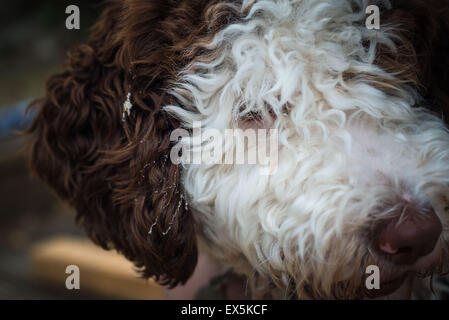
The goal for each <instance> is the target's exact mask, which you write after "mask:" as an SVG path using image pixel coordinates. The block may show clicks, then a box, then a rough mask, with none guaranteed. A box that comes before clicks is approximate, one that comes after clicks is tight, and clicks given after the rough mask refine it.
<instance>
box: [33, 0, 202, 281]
mask: <svg viewBox="0 0 449 320" xmlns="http://www.w3.org/2000/svg"><path fill="white" fill-rule="evenodd" d="M129 2H131V1H129ZM129 2H126V3H129ZM134 2H135V3H137V2H138V1H134ZM141 2H143V1H141ZM122 3H125V1H110V2H108V7H107V9H106V10H105V11H104V12H103V14H102V16H101V17H100V19H99V21H98V23H97V24H96V25H95V26H94V27H93V32H92V35H91V37H90V40H89V41H88V43H87V44H84V45H81V46H79V47H78V48H76V49H75V50H74V51H73V52H72V53H71V54H70V56H69V63H68V65H67V66H66V67H65V71H63V72H62V73H59V74H56V75H54V76H52V77H51V78H50V79H49V80H48V83H47V92H46V96H45V97H44V98H42V99H40V100H38V101H36V102H34V103H33V104H32V105H31V108H34V109H36V111H37V113H36V116H35V119H34V121H33V123H32V124H31V126H30V128H29V129H28V131H27V133H28V134H29V138H30V145H29V147H30V164H31V168H32V170H33V172H34V173H35V174H36V175H37V176H39V177H40V178H41V179H43V180H44V181H45V182H46V183H47V184H48V185H50V186H51V187H52V188H53V189H54V190H55V191H56V193H57V194H58V195H59V196H60V197H61V198H62V199H64V200H65V201H67V202H69V203H70V204H71V205H72V206H73V207H74V208H75V209H76V211H77V220H78V222H79V223H80V224H81V226H82V227H83V228H84V229H85V230H86V232H87V234H88V235H89V237H90V238H91V239H93V241H94V242H95V243H97V244H99V245H101V246H102V247H103V248H105V249H112V248H114V249H116V250H117V251H119V252H121V253H122V254H123V255H125V256H126V257H127V258H128V259H129V260H131V261H133V262H134V263H135V265H136V266H137V267H138V268H139V271H140V272H141V273H142V275H143V276H145V277H150V276H155V278H156V280H158V281H159V282H160V283H162V284H166V285H171V286H174V285H176V284H178V283H184V282H186V280H187V279H188V278H189V277H190V275H191V274H192V272H193V270H194V268H195V265H196V262H197V244H196V236H195V230H194V221H193V218H192V215H191V213H190V211H189V208H188V205H187V200H186V197H185V195H184V192H183V189H182V186H181V183H180V168H179V167H178V166H177V165H174V164H172V163H171V161H170V159H169V154H170V148H171V143H170V133H171V132H172V131H173V130H174V129H176V127H177V126H178V123H177V122H176V120H174V119H173V118H171V117H170V116H169V115H168V114H167V113H165V112H163V110H162V107H163V106H164V105H166V104H170V103H171V101H170V98H169V97H168V96H167V95H166V94H165V93H164V92H165V89H166V86H167V84H168V83H169V82H170V79H168V77H169V76H170V75H173V74H174V71H173V70H172V69H171V68H173V66H172V65H169V64H167V63H166V61H170V59H169V58H170V57H168V56H167V54H168V53H166V52H164V50H166V49H167V48H168V47H169V46H171V45H172V44H171V43H170V41H167V39H161V40H160V41H159V40H158V37H162V35H163V34H164V32H163V30H156V29H157V21H156V20H157V19H158V14H157V13H156V14H153V15H147V16H146V17H147V19H153V21H151V20H150V21H146V22H145V24H142V21H140V22H139V21H137V22H135V23H136V25H137V27H135V29H136V31H137V32H140V33H139V34H137V36H141V37H143V39H142V40H141V43H138V42H137V40H136V39H135V38H134V40H133V42H132V44H133V45H137V46H139V45H140V44H142V48H138V47H133V48H129V47H128V46H127V43H128V44H129V43H130V40H129V39H133V35H132V34H129V32H130V30H131V29H127V30H126V29H123V25H124V24H125V22H123V21H119V20H120V19H122V18H123V16H124V15H123V12H124V9H125V8H124V7H123V5H124V4H122ZM153 7H154V6H153ZM137 9H138V8H137ZM137 9H136V10H137ZM139 10H143V9H142V8H140V9H139ZM164 10H165V9H164ZM153 13H154V12H153ZM164 14H165V13H164ZM125 16H126V15H125ZM131 18H132V17H131ZM139 23H140V25H139ZM143 26H145V27H146V28H149V30H140V31H139V28H142V27H143ZM176 27H179V26H176ZM151 30H154V33H153V34H152V36H151V37H150V38H148V36H149V32H151ZM145 37H147V38H146V39H147V40H148V39H150V40H151V41H150V40H148V41H145ZM142 50H143V51H142ZM130 52H133V53H135V54H136V55H138V54H140V55H141V56H142V57H143V56H145V59H146V60H145V62H144V63H139V62H138V61H137V62H136V60H135V59H136V57H132V56H130ZM142 57H141V58H142ZM128 92H130V93H131V102H132V104H133V108H132V109H131V111H130V113H129V114H127V113H126V112H124V111H125V110H124V108H123V103H124V102H125V100H126V99H127V96H128Z"/></svg>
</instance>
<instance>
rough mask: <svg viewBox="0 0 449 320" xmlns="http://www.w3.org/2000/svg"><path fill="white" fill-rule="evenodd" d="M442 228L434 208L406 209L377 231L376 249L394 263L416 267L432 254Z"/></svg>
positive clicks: (384, 222)
mask: <svg viewBox="0 0 449 320" xmlns="http://www.w3.org/2000/svg"><path fill="white" fill-rule="evenodd" d="M442 231H443V226H442V224H441V221H440V219H439V218H438V216H437V215H436V214H435V212H434V211H433V210H432V209H427V210H424V209H423V210H417V209H414V208H411V207H404V208H403V209H402V210H401V212H398V213H397V214H396V215H394V216H392V217H391V218H388V219H385V220H382V221H380V222H378V223H377V225H376V227H375V228H374V233H375V234H374V238H375V242H374V246H375V248H376V249H377V251H378V252H379V253H380V254H381V255H384V256H387V257H388V258H389V259H390V260H391V261H392V262H393V263H396V264H401V265H406V264H413V263H414V262H415V261H416V260H418V259H419V258H421V257H423V256H426V255H428V254H429V253H431V252H432V251H433V249H434V248H435V245H436V243H437V241H438V239H439V238H440V235H441V232H442Z"/></svg>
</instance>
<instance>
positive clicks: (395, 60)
mask: <svg viewBox="0 0 449 320" xmlns="http://www.w3.org/2000/svg"><path fill="white" fill-rule="evenodd" d="M391 4H392V8H391V9H390V10H385V11H384V12H382V13H381V22H382V24H384V25H390V26H394V27H395V29H396V30H397V31H396V32H395V33H396V35H397V36H398V38H399V39H400V40H399V41H397V46H398V50H397V52H391V50H389V49H388V48H387V47H385V46H381V47H380V48H379V50H378V54H377V59H376V61H375V64H377V65H379V66H381V67H382V68H384V69H385V70H387V71H389V72H394V73H396V74H397V77H398V78H399V79H400V80H401V82H402V83H406V84H408V85H411V86H412V87H414V89H416V90H417V91H418V92H419V93H420V95H421V96H422V97H423V98H424V100H425V101H426V107H427V108H429V109H431V110H432V111H434V112H435V113H437V114H438V115H439V116H442V117H443V118H444V120H445V122H446V123H447V124H449V40H448V35H449V0H391Z"/></svg>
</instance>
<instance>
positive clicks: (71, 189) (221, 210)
mask: <svg viewBox="0 0 449 320" xmlns="http://www.w3.org/2000/svg"><path fill="white" fill-rule="evenodd" d="M435 3H436V1H435ZM441 3H443V5H441ZM372 4H375V5H377V6H378V8H379V9H380V18H381V25H380V29H379V30H376V29H374V30H370V29H368V28H367V27H366V25H365V20H366V8H367V7H368V6H369V5H372ZM447 15H449V3H448V2H447V1H443V2H441V1H439V2H438V5H436V4H434V3H433V1H430V2H429V1H420V0H414V1H405V0H404V1H403V0H393V1H391V2H390V1H378V2H375V3H371V2H369V1H363V0H338V1H321V0H297V1H283V0H259V1H249V0H244V1H218V0H214V1H206V0H186V1H174V0H170V1H164V2H162V3H161V2H159V1H152V0H127V1H108V2H107V5H106V10H105V12H104V13H103V15H102V17H101V18H100V20H99V22H98V23H97V24H96V25H95V26H94V28H93V32H92V36H91V38H90V40H89V42H88V43H87V44H85V45H82V46H80V47H78V48H77V49H76V50H75V51H74V52H72V54H71V56H70V59H69V64H68V66H67V67H66V69H65V71H64V72H62V73H60V74H58V75H55V76H53V77H52V78H51V79H50V80H49V82H48V85H47V95H46V97H45V98H43V99H41V100H39V101H37V102H36V103H35V105H36V106H37V107H39V113H38V114H37V117H36V118H35V120H34V123H33V124H32V126H31V128H30V129H29V133H30V134H31V135H32V141H31V155H32V157H31V165H32V168H33V169H34V171H35V172H36V173H37V174H38V175H39V176H40V177H41V178H42V179H44V180H45V181H46V182H47V183H48V184H49V185H51V186H52V187H53V188H54V189H55V190H56V191H57V193H58V194H59V195H60V196H61V197H62V198H63V199H65V200H67V201H68V202H69V203H71V204H72V205H73V206H74V207H75V208H76V210H77V212H78V219H79V221H80V223H81V224H82V225H83V226H84V228H85V229H86V230H87V232H88V234H89V235H90V237H91V238H92V239H93V240H94V241H95V242H97V243H99V244H100V245H102V246H103V247H105V248H115V249H117V250H118V251H120V252H122V253H123V254H124V255H125V256H126V257H127V258H129V259H130V260H132V261H133V262H135V263H136V265H137V266H138V267H140V268H141V271H142V273H143V275H145V276H156V278H158V279H159V280H160V281H161V282H162V283H164V284H170V285H176V284H178V283H180V282H181V283H183V282H185V281H186V280H187V279H188V278H189V276H190V274H191V273H192V271H193V269H194V267H195V264H196V256H197V240H196V239H197V236H199V238H200V239H201V242H202V243H203V244H204V247H205V248H206V249H209V250H208V251H209V252H210V254H211V255H212V256H214V257H215V258H216V259H217V260H219V261H221V262H222V263H223V264H226V265H228V266H230V267H232V268H233V269H234V270H235V271H237V272H240V273H243V274H245V275H246V276H248V277H249V279H250V280H251V284H252V290H253V293H254V294H256V295H257V294H260V293H263V292H265V291H266V290H270V291H271V292H277V293H281V295H280V296H279V297H283V296H284V297H289V296H290V294H295V295H296V296H297V297H299V298H308V297H309V298H318V297H332V296H335V297H340V298H344V297H362V296H366V295H367V296H376V295H386V294H389V293H391V292H393V291H396V289H398V288H399V287H400V286H401V285H402V283H403V282H404V281H405V279H406V277H407V276H409V275H414V274H421V273H425V274H427V273H432V272H434V271H439V270H438V269H441V266H442V265H443V263H444V262H445V260H447V255H446V251H447V242H446V241H447V236H448V235H447V226H448V224H449V213H448V211H449V209H448V207H449V153H448V151H447V150H449V133H448V131H447V128H446V126H445V123H444V121H443V120H442V119H445V118H447V116H449V114H448V111H449V109H448V106H449V98H448V91H449V87H448V83H449V82H448V81H449V67H448V66H449V58H448V56H447V54H446V52H447V50H448V49H449V46H448V42H447V41H445V37H446V34H447V32H449V23H448V22H447V19H446V16H447ZM127 98H129V101H127ZM125 101H127V103H126V104H125V107H126V108H124V103H125ZM131 104H132V108H131V109H129V107H130V106H131ZM195 126H198V127H199V128H195ZM180 128H183V129H185V132H187V133H188V136H183V137H182V138H181V139H180V141H178V140H177V139H173V133H174V132H176V130H177V129H180ZM196 129H201V130H203V131H207V130H212V129H213V130H215V131H214V132H224V131H225V130H227V129H233V130H234V131H233V134H234V136H235V137H237V138H242V139H241V140H244V139H245V138H246V139H247V140H246V142H245V143H244V144H243V148H242V149H238V148H236V147H235V146H234V145H233V144H232V143H231V144H229V145H228V144H225V145H224V147H220V148H215V147H214V149H213V154H214V156H213V158H214V159H215V160H217V159H218V160H223V159H231V161H230V162H229V163H228V162H227V161H226V160H225V161H224V163H223V161H216V162H210V161H209V162H208V163H205V162H204V161H199V162H195V161H193V162H192V161H189V159H190V157H186V156H185V154H184V155H183V157H182V158H181V161H174V159H173V149H174V148H176V147H177V146H178V145H180V146H181V147H186V148H184V149H183V153H184V152H185V151H186V150H187V151H192V153H193V154H197V153H198V150H200V151H204V150H207V151H208V152H210V151H211V149H210V147H208V146H210V140H209V139H207V141H206V140H205V139H203V138H204V137H203V136H201V135H200V134H198V130H196ZM248 129H249V131H247V130H248ZM201 130H199V131H201ZM251 130H253V131H255V132H263V134H262V135H257V134H256V135H255V136H257V139H255V140H253V141H251V139H250V137H251V136H250V134H249V133H248V132H250V131H251ZM270 130H271V131H273V132H276V136H275V137H276V139H275V141H274V140H270V139H271V136H270V139H269V141H270V143H269V147H271V148H272V149H273V148H274V151H275V152H274V153H275V154H276V161H275V162H274V164H275V168H274V170H269V174H262V172H263V170H261V169H263V168H262V167H263V166H262V164H260V163H255V164H254V163H251V162H250V161H249V157H248V163H233V161H232V159H233V155H234V154H236V153H238V152H239V151H244V152H249V151H250V150H257V149H259V147H260V142H261V141H265V140H266V139H265V137H266V132H268V131H269V132H271V131H270ZM248 136H249V138H248ZM214 137H215V138H217V137H219V136H217V135H215V136H214ZM215 140H219V139H215ZM237 140H238V139H237ZM252 144H254V145H252ZM266 144H267V141H265V146H266ZM215 146H216V144H215ZM253 147H254V148H253ZM263 149H264V150H262V151H265V148H263ZM176 150H178V149H176ZM256 153H257V154H258V155H259V154H260V153H259V150H257V152H256ZM230 155H231V156H230ZM200 160H201V159H200ZM202 160H204V158H203V159H202ZM209 160H210V159H209ZM271 160H272V159H271ZM270 169H273V168H270ZM371 265H374V266H377V267H378V268H379V269H380V272H381V273H380V277H381V279H380V282H381V289H380V290H377V291H376V290H374V291H369V290H368V291H367V290H366V288H365V283H364V281H365V278H366V270H367V267H368V266H371ZM368 269H369V268H368Z"/></svg>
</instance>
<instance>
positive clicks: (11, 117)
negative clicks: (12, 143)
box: [0, 100, 34, 137]
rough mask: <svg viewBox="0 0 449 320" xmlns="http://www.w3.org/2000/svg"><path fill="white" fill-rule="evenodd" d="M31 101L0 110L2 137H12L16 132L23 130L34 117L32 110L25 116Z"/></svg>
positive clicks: (0, 134)
mask: <svg viewBox="0 0 449 320" xmlns="http://www.w3.org/2000/svg"><path fill="white" fill-rule="evenodd" d="M29 102H30V101H28V100H26V101H21V102H19V103H16V104H14V105H12V106H9V107H2V108H0V137H7V136H11V135H13V134H14V133H15V131H19V130H23V129H25V128H26V127H27V125H28V124H29V123H30V122H31V120H32V119H33V116H34V112H33V110H30V111H29V112H28V114H27V115H26V116H25V110H26V108H27V106H28V104H29Z"/></svg>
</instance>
